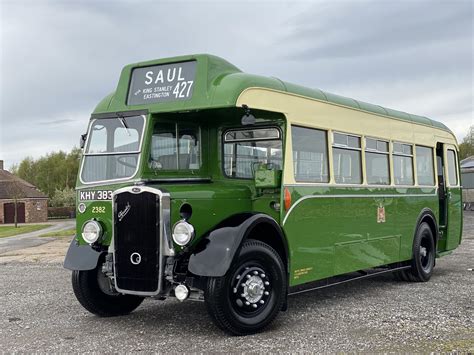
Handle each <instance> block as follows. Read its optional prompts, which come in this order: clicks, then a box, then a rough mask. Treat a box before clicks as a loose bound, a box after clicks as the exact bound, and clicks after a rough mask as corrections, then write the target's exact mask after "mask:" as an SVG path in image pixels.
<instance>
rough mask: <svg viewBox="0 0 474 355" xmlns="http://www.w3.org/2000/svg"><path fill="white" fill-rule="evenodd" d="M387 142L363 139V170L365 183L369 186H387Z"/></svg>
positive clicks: (388, 179)
mask: <svg viewBox="0 0 474 355" xmlns="http://www.w3.org/2000/svg"><path fill="white" fill-rule="evenodd" d="M389 166H390V165H389V155H388V142H386V141H382V140H378V139H373V138H366V139H365V168H366V174H367V183H368V184H369V185H389V184H390V172H389V171H390V168H389Z"/></svg>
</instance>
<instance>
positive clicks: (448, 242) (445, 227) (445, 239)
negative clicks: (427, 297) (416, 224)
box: [436, 143, 462, 252]
mask: <svg viewBox="0 0 474 355" xmlns="http://www.w3.org/2000/svg"><path fill="white" fill-rule="evenodd" d="M436 167H437V169H436V170H437V174H438V198H439V216H438V225H439V231H440V238H439V242H438V252H443V251H447V250H452V249H454V248H456V247H457V246H458V245H459V241H460V234H461V224H460V220H459V219H460V218H462V215H461V189H460V186H459V176H458V164H457V159H456V150H455V148H454V146H451V145H449V144H440V143H438V145H437V147H436Z"/></svg>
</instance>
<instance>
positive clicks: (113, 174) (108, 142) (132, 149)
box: [81, 116, 145, 183]
mask: <svg viewBox="0 0 474 355" xmlns="http://www.w3.org/2000/svg"><path fill="white" fill-rule="evenodd" d="M144 124H145V119H144V117H143V116H132V117H115V118H103V119H95V120H93V121H92V123H91V125H90V128H89V133H88V141H87V146H86V149H85V152H84V158H83V163H82V171H81V180H82V181H83V182H85V183H92V182H98V181H107V180H117V179H126V178H130V177H132V176H133V175H135V172H136V170H137V167H138V159H139V156H140V149H141V141H142V135H143V127H144Z"/></svg>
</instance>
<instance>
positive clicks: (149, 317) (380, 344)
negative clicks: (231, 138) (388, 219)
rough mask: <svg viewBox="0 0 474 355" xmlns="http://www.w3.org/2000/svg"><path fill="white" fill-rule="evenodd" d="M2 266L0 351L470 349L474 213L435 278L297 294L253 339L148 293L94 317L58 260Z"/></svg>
mask: <svg viewBox="0 0 474 355" xmlns="http://www.w3.org/2000/svg"><path fill="white" fill-rule="evenodd" d="M0 265H1V266H0V351H6V352H13V351H15V352H33V351H35V352H91V351H100V352H130V351H146V352H153V351H157V352H170V351H173V352H181V351H183V352H226V353H228V352H316V351H317V352H341V351H343V352H347V351H363V352H431V351H437V352H439V351H459V352H474V299H473V298H474V283H473V281H474V271H469V270H468V269H471V268H474V212H466V213H465V225H464V240H463V243H462V245H461V246H460V247H459V248H458V249H457V250H456V251H455V252H454V253H453V254H452V255H450V256H447V257H444V258H441V259H439V260H438V261H437V266H436V269H435V273H434V276H433V278H432V279H431V281H430V282H428V283H418V284H410V283H405V282H396V281H393V279H392V277H391V276H380V277H376V278H373V279H368V280H363V281H359V282H355V283H348V284H345V285H339V286H336V287H333V288H328V289H324V290H319V291H314V292H309V293H306V294H301V295H297V296H293V297H291V298H290V301H289V310H288V311H287V312H284V313H281V314H280V316H279V317H278V318H277V320H276V321H275V322H274V323H273V324H272V326H271V327H270V328H269V329H267V330H266V331H265V332H264V333H261V334H257V335H253V336H247V337H229V336H227V335H225V334H223V333H222V332H221V331H220V330H219V329H217V328H216V327H214V325H213V324H212V323H211V321H210V319H209V317H208V316H207V313H206V310H205V306H204V304H203V303H195V302H191V301H188V302H184V303H182V304H180V303H179V302H177V301H175V300H168V301H165V302H161V301H153V300H148V299H147V300H145V302H144V303H143V304H142V306H140V307H139V308H138V309H137V310H136V311H135V312H134V313H132V314H130V315H129V316H124V317H117V318H98V317H95V316H93V315H91V314H89V313H87V312H86V311H85V310H84V309H83V308H82V307H81V306H80V305H79V303H78V302H77V301H76V299H75V298H74V295H73V293H72V290H71V285H70V272H69V271H67V270H64V269H63V268H62V266H61V265H60V264H58V263H41V262H37V263H30V262H23V263H22V262H4V263H2V264H0Z"/></svg>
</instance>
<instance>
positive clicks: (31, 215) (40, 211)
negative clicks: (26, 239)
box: [0, 199, 48, 224]
mask: <svg viewBox="0 0 474 355" xmlns="http://www.w3.org/2000/svg"><path fill="white" fill-rule="evenodd" d="M9 202H14V201H13V200H0V224H2V223H4V216H3V213H4V208H3V204H4V203H9ZM18 202H24V203H25V222H26V223H38V222H47V221H48V200H47V199H19V200H18Z"/></svg>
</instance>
